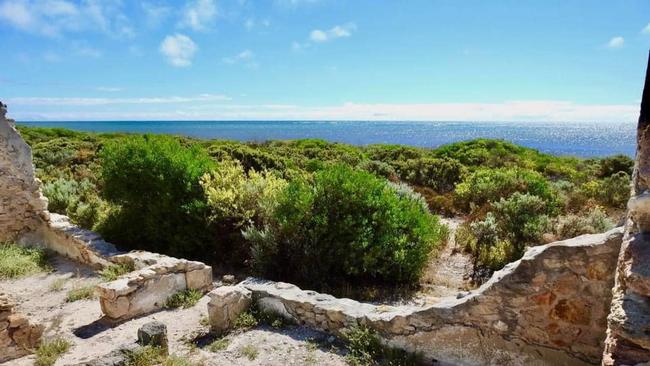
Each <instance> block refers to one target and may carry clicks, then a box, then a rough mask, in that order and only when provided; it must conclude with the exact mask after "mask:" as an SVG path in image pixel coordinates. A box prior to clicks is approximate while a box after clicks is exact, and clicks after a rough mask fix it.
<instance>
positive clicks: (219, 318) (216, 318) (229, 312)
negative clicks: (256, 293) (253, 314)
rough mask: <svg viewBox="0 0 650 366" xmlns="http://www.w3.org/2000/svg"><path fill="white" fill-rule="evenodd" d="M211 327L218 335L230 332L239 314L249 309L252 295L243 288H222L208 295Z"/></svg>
mask: <svg viewBox="0 0 650 366" xmlns="http://www.w3.org/2000/svg"><path fill="white" fill-rule="evenodd" d="M208 296H209V297H210V302H208V315H209V318H210V327H211V328H212V330H213V331H215V332H217V333H224V332H226V331H227V330H229V329H230V328H231V327H232V326H233V324H234V322H235V320H236V319H237V317H238V316H239V314H241V313H243V312H244V311H246V310H247V309H248V307H249V306H250V305H251V302H252V294H251V292H250V291H249V290H247V289H246V288H244V287H241V286H222V287H218V288H217V289H215V290H212V291H211V292H210V293H208Z"/></svg>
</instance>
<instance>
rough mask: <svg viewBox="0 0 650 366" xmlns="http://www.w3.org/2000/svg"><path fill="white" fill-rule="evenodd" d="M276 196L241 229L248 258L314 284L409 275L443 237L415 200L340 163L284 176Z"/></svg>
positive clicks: (271, 271) (274, 274)
mask: <svg viewBox="0 0 650 366" xmlns="http://www.w3.org/2000/svg"><path fill="white" fill-rule="evenodd" d="M277 200H278V203H277V207H276V208H275V210H274V212H273V215H271V217H267V218H266V219H265V223H264V225H260V226H256V227H251V228H249V229H248V230H246V231H245V233H244V234H245V237H246V238H247V239H248V240H250V241H251V242H252V248H253V252H252V257H253V265H254V266H255V268H257V269H258V270H259V271H260V272H261V273H263V274H264V275H266V276H268V277H271V278H281V279H283V280H287V281H294V282H298V283H302V284H307V285H314V286H320V285H323V284H335V283H337V282H341V281H346V280H353V279H360V280H364V279H365V280H373V281H381V282H387V283H404V282H414V281H416V280H417V279H418V278H419V275H420V273H421V271H422V269H423V267H424V265H425V264H426V263H427V261H428V258H429V255H430V253H431V251H432V250H433V249H434V248H435V247H436V246H437V245H438V244H439V243H440V242H441V241H442V240H444V238H446V230H445V227H444V226H443V225H441V224H440V223H439V221H438V218H437V217H435V216H432V215H431V214H430V213H429V212H428V211H427V210H426V209H425V208H424V207H423V205H422V202H421V200H416V199H413V198H412V197H410V196H405V195H400V194H398V193H397V192H396V191H395V189H394V188H392V187H391V186H389V185H388V184H387V183H386V181H384V180H382V179H380V178H377V177H375V176H374V175H372V174H369V173H367V172H359V171H354V170H353V169H351V168H349V167H346V166H334V167H331V168H328V169H325V170H323V171H320V172H318V173H316V175H315V176H314V179H313V182H307V181H294V182H291V183H290V184H289V185H288V186H287V187H286V188H285V189H284V190H283V191H282V193H281V194H279V195H278V198H277ZM278 263H282V265H281V266H278V265H277V264H278Z"/></svg>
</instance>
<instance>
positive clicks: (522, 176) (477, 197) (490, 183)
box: [456, 168, 558, 209]
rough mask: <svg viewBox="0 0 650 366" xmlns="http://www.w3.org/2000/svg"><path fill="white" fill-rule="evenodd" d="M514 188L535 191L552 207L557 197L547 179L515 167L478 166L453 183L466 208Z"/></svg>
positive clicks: (531, 192)
mask: <svg viewBox="0 0 650 366" xmlns="http://www.w3.org/2000/svg"><path fill="white" fill-rule="evenodd" d="M515 192H520V193H529V194H531V195H535V196H537V197H539V198H541V199H542V200H544V202H546V205H548V207H549V208H551V209H554V208H556V206H557V205H558V202H557V198H556V195H555V193H554V192H553V190H552V189H551V186H550V184H549V182H548V181H547V180H546V179H545V178H544V177H543V176H542V175H541V174H539V173H537V172H535V171H532V170H525V169H518V168H500V169H484V168H482V169H478V170H476V171H475V172H474V173H472V174H470V175H469V176H467V177H466V178H465V179H464V180H463V181H462V182H461V183H459V184H458V185H457V186H456V196H457V197H458V199H459V201H460V202H461V203H463V204H464V206H465V207H466V208H467V207H469V206H470V205H475V206H479V207H480V206H483V205H485V204H487V203H490V202H497V201H499V200H500V199H501V198H507V197H509V196H510V195H511V194H513V193H515Z"/></svg>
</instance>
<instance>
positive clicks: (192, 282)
mask: <svg viewBox="0 0 650 366" xmlns="http://www.w3.org/2000/svg"><path fill="white" fill-rule="evenodd" d="M204 267H205V268H202V269H197V270H194V271H190V272H186V273H185V281H186V282H187V288H189V289H196V290H202V289H208V288H209V287H210V286H212V267H210V266H204Z"/></svg>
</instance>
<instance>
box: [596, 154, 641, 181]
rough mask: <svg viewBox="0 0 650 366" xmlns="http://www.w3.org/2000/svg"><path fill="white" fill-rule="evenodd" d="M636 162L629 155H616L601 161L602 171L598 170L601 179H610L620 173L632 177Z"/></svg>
mask: <svg viewBox="0 0 650 366" xmlns="http://www.w3.org/2000/svg"><path fill="white" fill-rule="evenodd" d="M633 168H634V160H632V159H631V158H630V157H629V156H627V155H614V156H609V157H606V158H603V159H601V160H600V169H599V170H598V177H599V178H606V177H610V176H612V175H614V174H616V173H618V172H624V173H627V175H628V176H631V175H632V169H633Z"/></svg>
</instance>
